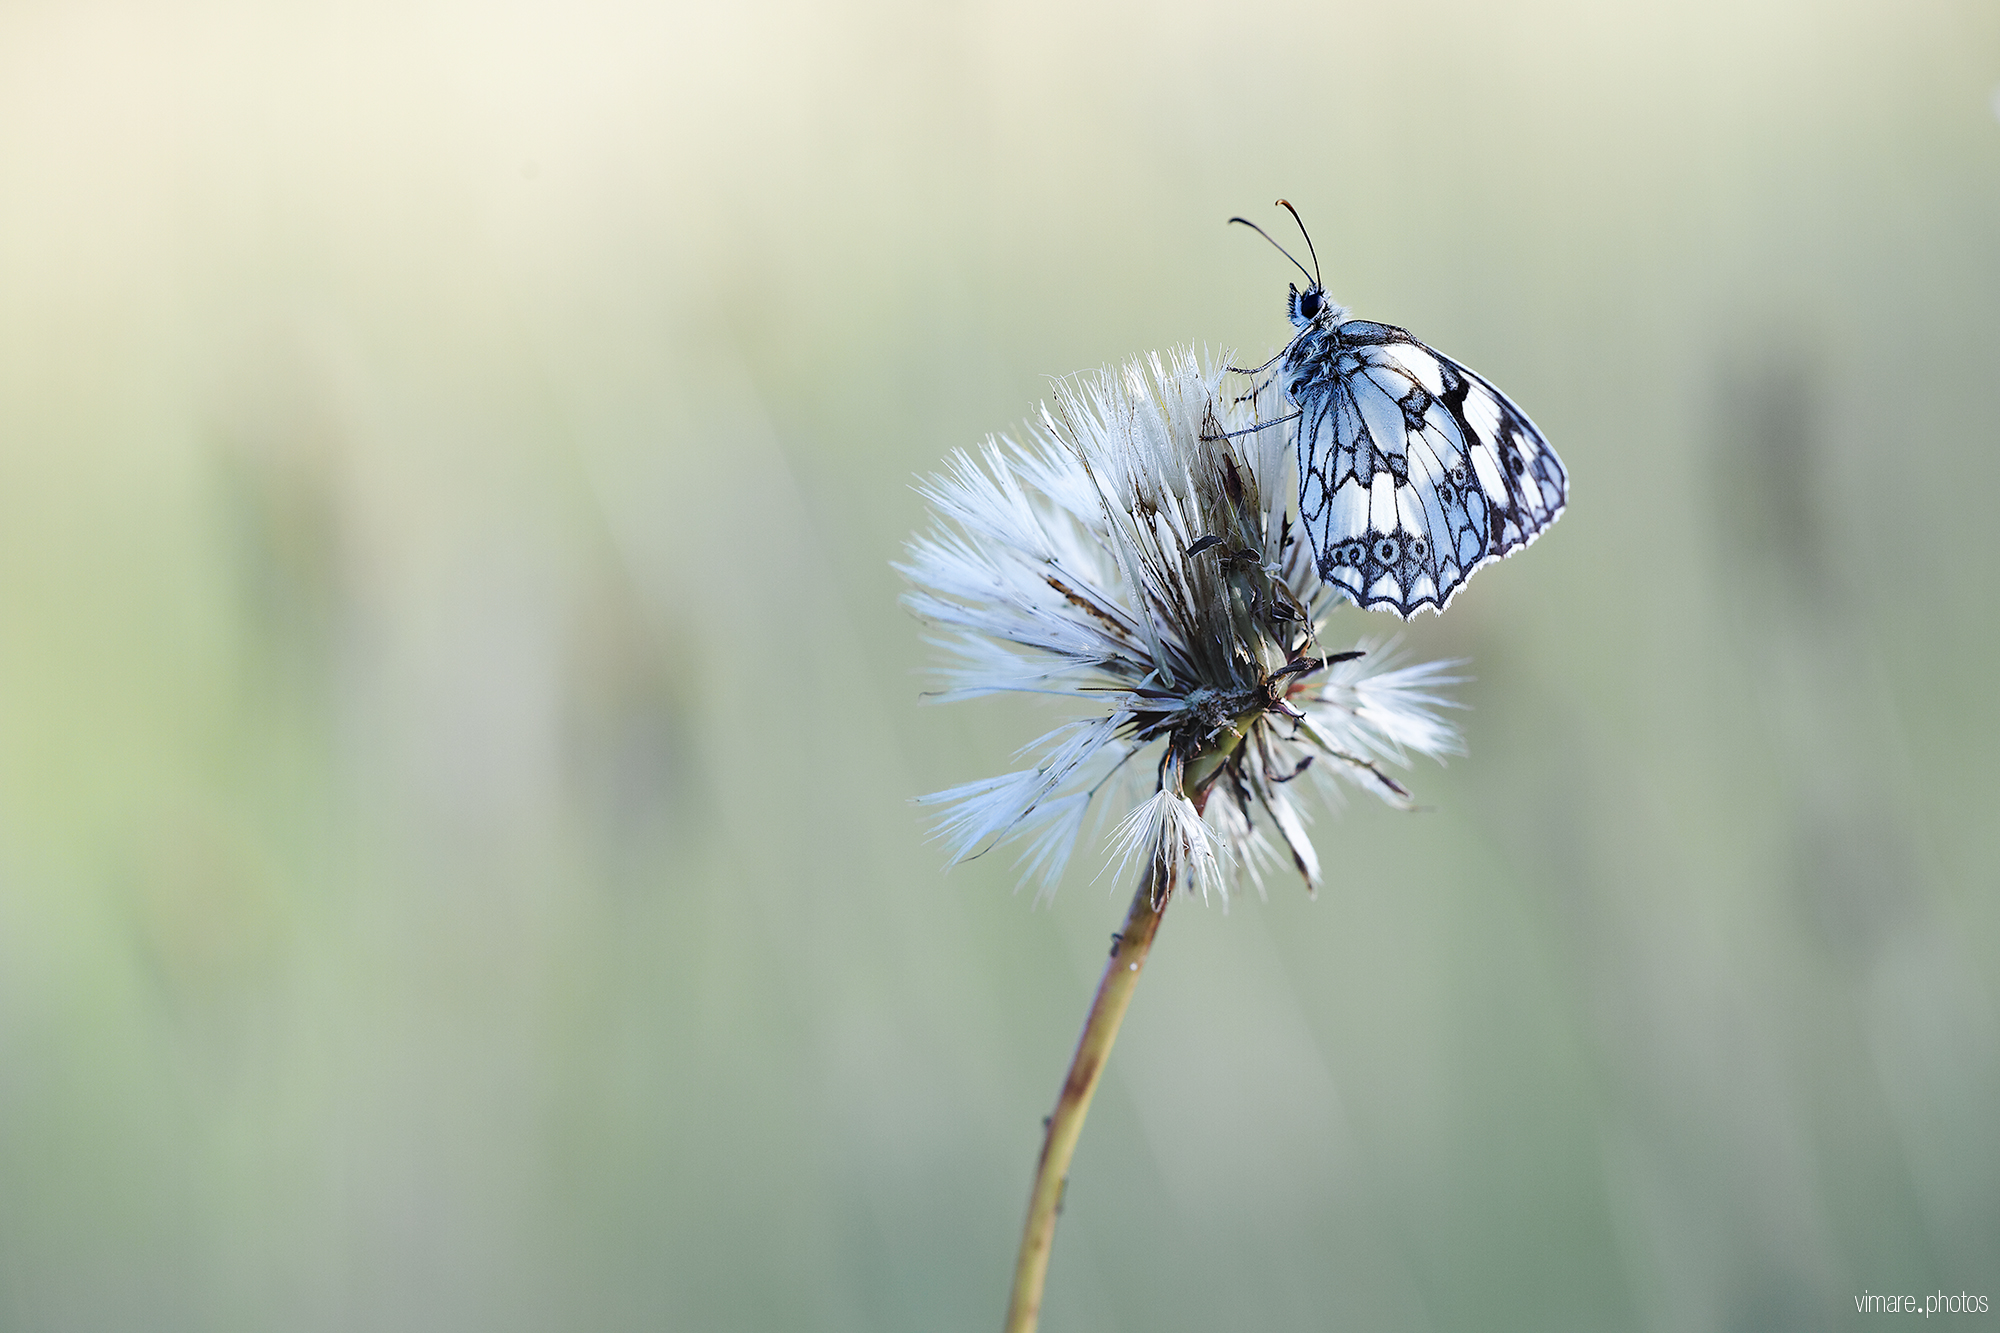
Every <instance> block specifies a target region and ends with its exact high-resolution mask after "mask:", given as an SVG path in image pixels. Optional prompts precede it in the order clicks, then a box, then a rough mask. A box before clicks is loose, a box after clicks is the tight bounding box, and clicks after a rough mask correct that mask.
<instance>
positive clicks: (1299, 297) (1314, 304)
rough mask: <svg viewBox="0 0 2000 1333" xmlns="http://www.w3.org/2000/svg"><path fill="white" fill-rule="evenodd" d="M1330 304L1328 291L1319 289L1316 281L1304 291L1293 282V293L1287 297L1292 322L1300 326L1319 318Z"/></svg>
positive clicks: (1302, 326)
mask: <svg viewBox="0 0 2000 1333" xmlns="http://www.w3.org/2000/svg"><path fill="white" fill-rule="evenodd" d="M1330 304H1331V303H1330V302H1329V301H1328V300H1327V299H1326V293H1325V292H1323V291H1321V290H1320V289H1319V284H1318V283H1314V284H1313V285H1312V286H1310V287H1308V288H1306V289H1305V290H1304V291H1300V290H1299V287H1298V284H1297V283H1293V284H1291V295H1290V296H1288V297H1287V298H1286V305H1287V307H1288V308H1289V309H1290V311H1291V316H1292V323H1293V324H1295V325H1297V326H1298V327H1299V328H1304V327H1306V325H1308V324H1311V323H1312V322H1313V321H1314V320H1317V319H1318V318H1319V317H1320V313H1321V312H1322V311H1324V310H1326V309H1327V307H1328V306H1329V305H1330Z"/></svg>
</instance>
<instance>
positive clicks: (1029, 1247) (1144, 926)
mask: <svg viewBox="0 0 2000 1333" xmlns="http://www.w3.org/2000/svg"><path fill="white" fill-rule="evenodd" d="M1162 861H1163V858H1162V856H1161V855H1160V852H1159V850H1158V849H1157V848H1156V849H1155V850H1154V852H1153V855H1152V857H1151V858H1149V860H1148V862H1147V865H1146V871H1145V873H1144V874H1142V875H1141V876H1140V877H1139V889H1138V892H1136V893H1134V894H1133V895H1132V908H1131V910H1130V911H1128V912H1127V913H1126V914H1125V928H1124V929H1123V930H1122V931H1120V932H1119V933H1118V936H1117V940H1118V943H1117V945H1116V946H1115V947H1114V948H1113V949H1112V950H1111V961H1110V962H1108V963H1106V964H1105V967H1104V978H1103V980H1101V981H1099V982H1098V983H1097V998H1096V999H1095V1000H1094V1001H1092V1002H1091V1006H1090V1016H1089V1017H1088V1018H1086V1019H1085V1020H1084V1023H1083V1035H1082V1036H1081V1037H1079V1038H1078V1039H1077V1043H1076V1055H1075V1056H1074V1057H1073V1058H1072V1059H1071V1060H1070V1062H1069V1076H1068V1077H1067V1078H1065V1079H1064V1080H1063V1086H1062V1094H1061V1095H1060V1096H1059V1097H1057V1098H1056V1109H1055V1113H1054V1114H1052V1115H1051V1116H1050V1117H1049V1118H1048V1121H1047V1122H1046V1123H1047V1127H1048V1132H1047V1135H1046V1136H1045V1137H1044V1138H1043V1140H1042V1159H1041V1162H1040V1164H1039V1165H1038V1166H1037V1167H1036V1168H1035V1188H1034V1192H1033V1193H1032V1194H1030V1195H1029V1196H1028V1222H1027V1225H1026V1226H1025V1227H1023V1228H1022V1230H1021V1255H1020V1258H1019V1259H1017V1260H1016V1261H1015V1264H1014V1295H1013V1299H1012V1300H1011V1301H1009V1302H1008V1306H1007V1330H1006V1333H1034V1328H1035V1322H1036V1321H1037V1320H1038V1319H1039V1318H1040V1317H1041V1313H1042V1284H1043V1282H1044V1281H1045V1280H1046V1279H1047V1277H1048V1271H1049V1247H1050V1246H1051V1245H1052V1244H1054V1242H1055V1235H1056V1213H1057V1212H1058V1211H1059V1210H1060V1208H1061V1206H1062V1196H1063V1186H1064V1185H1065V1184H1067V1183H1068V1180H1069V1159H1070V1157H1071V1156H1072V1155H1073V1154H1074V1153H1075V1152H1076V1140H1077V1136H1078V1135H1080V1134H1081V1133H1082V1132H1083V1117H1084V1116H1085V1115H1086V1114H1088V1113H1089V1111H1090V1099H1091V1097H1092V1096H1093V1095H1094V1094H1095V1093H1096V1092H1097V1080H1098V1078H1099V1077H1100V1076H1101V1075H1102V1074H1103V1073H1104V1061H1105V1059H1106V1058H1107V1057H1108V1056H1109V1055H1110V1054H1111V1043H1112V1042H1113V1041H1116V1040H1117V1038H1118V1025H1119V1024H1120V1023H1122V1022H1124V1020H1125V1007H1126V1006H1127V1005H1129V1004H1130V1003H1131V1002H1132V988H1133V987H1134V986H1136V985H1138V983H1139V972H1140V970H1141V968H1142V967H1143V965H1144V964H1145V961H1146V955H1147V954H1148V953H1150V952H1151V951H1152V948H1153V936H1154V935H1155V934H1156V933H1158V931H1159V929H1160V916H1161V914H1162V913H1164V912H1165V911H1166V910H1167V900H1168V899H1169V898H1171V897H1172V896H1173V892H1174V884H1173V877H1172V874H1171V872H1167V873H1165V874H1164V875H1163V873H1162V869H1163V867H1162ZM1163 881H1164V882H1163ZM1156 886H1157V887H1156Z"/></svg>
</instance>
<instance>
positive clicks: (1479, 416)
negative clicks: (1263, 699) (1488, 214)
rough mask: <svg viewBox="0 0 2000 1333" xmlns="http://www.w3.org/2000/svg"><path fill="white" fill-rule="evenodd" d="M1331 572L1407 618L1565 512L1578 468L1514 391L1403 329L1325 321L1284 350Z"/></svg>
mask: <svg viewBox="0 0 2000 1333" xmlns="http://www.w3.org/2000/svg"><path fill="white" fill-rule="evenodd" d="M1284 381H1285V388H1286V392H1287V393H1288V395H1289V396H1290V397H1291V399H1292V402H1293V405H1294V406H1296V407H1297V408H1298V409H1299V418H1298V427H1297V429H1298V461H1299V515H1300V519H1301V521H1302V523H1303V524H1304V527H1305V531H1306V535H1307V537H1308V538H1309V539H1310V540H1311V542H1312V546H1313V553H1314V555H1315V557H1316V558H1317V560H1318V563H1319V571H1320V577H1321V578H1323V579H1324V580H1326V582H1327V583H1329V584H1331V585H1333V586H1335V587H1338V588H1340V589H1341V590H1342V591H1344V592H1346V593H1347V594H1348V595H1349V596H1350V597H1352V598H1353V599H1354V601H1355V603H1356V604H1357V605H1360V606H1364V607H1370V608H1374V607H1386V608H1388V609H1391V610H1393V611H1395V612H1396V613H1397V614H1398V615H1400V616H1402V617H1404V618H1405V619H1408V618H1409V617H1410V616H1412V615H1414V614H1416V612H1417V611H1418V610H1420V609H1421V608H1423V607H1426V606H1429V607H1432V608H1434V609H1437V610H1443V609H1444V607H1445V605H1446V604H1447V603H1449V602H1450V601H1451V598H1452V594H1453V593H1455V592H1456V591H1457V590H1458V589H1459V587H1460V586H1461V585H1463V584H1464V582H1465V580H1466V579H1467V578H1468V577H1470V575H1471V574H1472V572H1473V571H1474V570H1476V569H1478V568H1479V567H1480V566H1481V565H1483V564H1485V563H1487V562H1488V561H1491V560H1497V559H1499V558H1500V557H1501V556H1503V555H1506V554H1507V553H1508V552H1510V551H1513V550H1515V549H1517V548H1519V547H1521V546H1524V545H1526V544H1527V543H1529V542H1531V541H1533V540H1534V539H1535V537H1536V536H1537V535H1538V534H1539V533H1540V532H1541V531H1542V529H1543V528H1545V527H1547V526H1548V525H1549V524H1550V523H1552V522H1554V521H1555V518H1556V516H1557V515H1558V514H1560V513H1562V509H1563V504H1564V501H1565V499H1566V498H1567V495H1568V490H1569V478H1568V476H1567V474H1565V473H1564V471H1563V467H1562V463H1561V462H1560V461H1558V460H1557V458H1556V456H1555V452H1554V451H1553V450H1552V449H1550V448H1549V445H1548V441H1547V440H1545V439H1543V438H1542V434H1541V432H1540V431H1538V430H1536V429H1535V425H1534V423H1533V422H1531V421H1529V420H1528V417H1527V414H1526V413H1524V412H1522V411H1521V409H1520V408H1518V407H1516V406H1514V404H1513V403H1512V402H1510V401H1508V399H1507V396H1506V395H1505V394H1503V393H1501V392H1500V391H1499V390H1498V389H1496V388H1494V387H1493V386H1492V385H1491V384H1489V383H1487V382H1486V381H1485V380H1484V379H1481V378H1480V377H1479V376H1478V375H1475V374H1474V373H1473V372H1471V371H1470V370H1467V369H1466V368H1465V367H1464V366H1461V365H1459V364H1458V363H1457V362H1456V361H1453V360H1452V359H1451V358H1450V357H1447V356H1443V355H1440V354H1439V353H1437V352H1435V351H1432V350H1431V349H1430V348H1429V347H1426V346H1424V344H1422V343H1420V342H1418V341H1417V340H1416V339H1415V338H1412V337H1411V336H1410V335H1409V334H1408V333H1405V332H1404V331H1403V330H1401V329H1398V328H1394V327H1392V326H1390V325H1387V324H1374V323H1370V322H1368V321H1366V320H1347V321H1345V322H1343V323H1339V324H1331V325H1315V326H1313V327H1310V328H1308V329H1306V330H1305V331H1304V332H1302V333H1301V334H1300V335H1299V336H1298V338H1297V339H1296V340H1295V341H1294V342H1293V344H1292V347H1291V348H1290V349H1289V350H1288V352H1287V354H1286V356H1285V369H1284Z"/></svg>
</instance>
